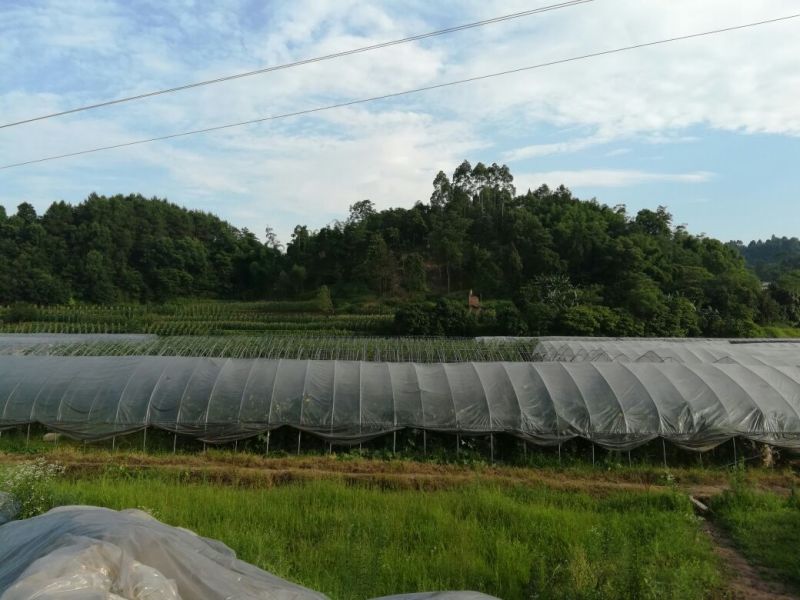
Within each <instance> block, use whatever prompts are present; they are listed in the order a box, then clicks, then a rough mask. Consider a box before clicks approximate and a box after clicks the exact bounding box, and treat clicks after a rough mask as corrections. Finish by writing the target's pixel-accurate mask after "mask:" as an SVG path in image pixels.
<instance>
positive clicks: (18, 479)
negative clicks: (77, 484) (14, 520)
mask: <svg viewBox="0 0 800 600" xmlns="http://www.w3.org/2000/svg"><path fill="white" fill-rule="evenodd" d="M63 472H64V467H62V466H61V465H59V464H57V463H49V462H47V460H45V459H44V458H37V459H36V460H34V461H31V462H27V463H23V464H21V465H18V466H16V467H14V468H12V469H11V470H10V471H9V472H8V473H7V474H6V475H5V477H4V478H3V480H2V481H1V482H0V490H2V491H4V492H7V493H9V494H11V495H12V496H13V497H14V498H16V500H17V502H19V508H20V511H19V518H21V519H27V518H29V517H35V516H36V515H39V514H42V513H43V512H47V511H48V510H50V509H51V508H53V506H54V505H55V496H54V491H53V482H54V480H55V478H56V477H58V476H59V475H61V474H62V473H63Z"/></svg>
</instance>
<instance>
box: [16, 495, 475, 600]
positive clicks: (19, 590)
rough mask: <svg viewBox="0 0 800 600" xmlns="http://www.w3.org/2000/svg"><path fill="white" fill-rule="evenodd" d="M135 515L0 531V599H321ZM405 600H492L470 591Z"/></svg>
mask: <svg viewBox="0 0 800 600" xmlns="http://www.w3.org/2000/svg"><path fill="white" fill-rule="evenodd" d="M326 598H327V597H326V596H325V595H324V594H320V593H318V592H315V591H313V590H310V589H308V588H304V587H302V586H299V585H296V584H294V583H292V582H289V581H286V580H285V579H281V578H280V577H277V576H275V575H272V574H271V573H268V572H266V571H263V570H261V569H259V568H257V567H255V566H253V565H251V564H249V563H246V562H244V561H241V560H238V559H237V558H236V555H235V553H234V552H233V551H232V550H231V549H230V548H228V547H227V546H225V545H224V544H222V543H221V542H218V541H215V540H210V539H206V538H202V537H200V536H198V535H197V534H195V533H193V532H191V531H189V530H186V529H181V528H177V527H171V526H169V525H166V524H164V523H161V522H160V521H158V520H156V519H154V518H153V517H151V516H150V515H148V514H146V513H144V512H142V511H139V510H123V511H119V512H118V511H114V510H110V509H106V508H96V507H91V506H66V507H61V508H56V509H53V510H51V511H50V512H48V513H46V514H44V515H41V516H38V517H34V518H32V519H26V520H22V521H14V522H11V523H7V524H5V525H2V526H0V600H78V599H80V600H181V599H183V600H199V599H202V600H232V599H236V600H259V599H261V600H267V599H269V600H326ZM400 598H405V599H412V598H413V599H416V600H423V599H431V600H433V599H437V600H438V599H441V600H484V599H486V600H491V597H490V596H485V595H483V594H477V593H474V592H438V593H431V594H412V595H407V596H402V597H400Z"/></svg>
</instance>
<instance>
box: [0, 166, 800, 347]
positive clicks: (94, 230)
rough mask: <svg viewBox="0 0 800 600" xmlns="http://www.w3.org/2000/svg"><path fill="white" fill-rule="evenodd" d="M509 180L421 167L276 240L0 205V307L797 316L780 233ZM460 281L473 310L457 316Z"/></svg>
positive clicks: (615, 318) (158, 221)
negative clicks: (421, 178)
mask: <svg viewBox="0 0 800 600" xmlns="http://www.w3.org/2000/svg"><path fill="white" fill-rule="evenodd" d="M513 181H514V180H513V176H512V174H511V173H510V171H509V169H508V167H506V166H505V165H503V166H498V165H497V164H492V165H490V166H487V165H484V164H482V163H477V164H476V165H475V166H474V167H473V166H472V165H471V164H470V163H469V162H467V161H464V162H463V163H462V164H461V165H459V166H458V167H457V168H456V169H455V171H454V172H453V174H452V175H451V176H449V177H448V176H447V175H446V174H445V173H443V172H439V173H438V174H437V175H436V177H435V179H434V180H433V190H432V193H431V196H430V199H429V201H428V202H427V203H423V202H417V203H416V204H415V205H414V206H412V207H411V208H407V209H406V208H392V209H388V210H382V211H378V210H376V209H375V206H374V204H373V203H372V202H371V201H370V200H362V201H359V202H356V203H354V204H353V205H352V206H351V207H350V212H349V215H347V217H346V218H345V219H344V220H342V221H336V222H334V223H331V224H329V225H327V226H325V227H322V228H321V229H319V230H311V229H309V228H308V227H307V226H303V225H298V226H297V227H295V229H294V232H293V234H292V236H291V240H289V241H288V243H287V244H286V247H285V248H284V247H283V246H282V245H281V243H280V242H279V241H278V240H277V239H276V236H275V235H274V233H273V231H272V230H271V229H270V228H267V230H266V232H265V241H263V242H262V241H261V240H260V239H259V238H258V237H257V236H256V235H255V234H254V233H253V232H251V231H248V230H247V229H238V228H236V227H233V226H232V225H230V224H228V223H226V222H225V221H223V220H221V219H219V218H218V217H216V216H214V215H212V214H208V213H204V212H199V211H194V210H187V209H185V208H182V207H180V206H178V205H176V204H172V203H170V202H168V201H167V200H163V199H158V198H150V199H148V198H144V197H142V196H140V195H129V196H121V195H118V196H113V197H105V196H99V195H96V194H91V195H90V196H89V197H88V198H87V199H86V200H85V201H83V202H81V203H80V204H77V205H71V204H68V203H66V202H63V201H62V202H55V203H53V204H52V205H51V206H50V207H49V208H48V209H47V211H46V212H45V213H44V214H42V215H38V214H37V213H36V211H35V210H34V208H33V206H32V205H30V204H28V203H23V204H20V205H19V206H18V208H17V211H16V213H15V214H13V215H10V216H9V215H7V214H6V212H5V211H4V210H3V209H2V207H0V303H2V304H5V305H17V304H20V303H25V304H28V305H31V304H32V305H39V306H42V305H52V304H74V303H92V304H118V303H146V304H151V303H153V304H155V303H163V302H168V301H175V300H179V299H188V298H192V299H197V298H213V299H220V300H281V299H283V300H296V301H309V300H314V299H315V298H319V297H320V296H323V297H324V298H327V296H328V295H330V297H331V298H332V300H333V302H332V307H333V310H342V311H347V310H353V307H355V306H357V304H355V303H357V302H365V301H369V302H371V303H373V304H380V305H381V306H384V307H391V309H392V310H393V311H394V312H395V318H394V328H395V331H396V333H401V334H409V335H472V334H475V333H487V334H506V335H525V334H527V335H546V334H558V335H568V334H571V335H631V336H641V335H647V336H700V335H706V336H752V335H758V332H759V327H760V326H764V325H778V326H787V327H794V326H798V325H799V324H800V258H799V257H800V242H799V241H798V240H797V239H796V238H794V239H791V240H788V239H786V238H783V239H778V238H773V239H771V240H768V241H766V242H753V243H751V244H749V245H745V244H742V243H741V242H732V243H727V244H726V243H723V242H721V241H719V240H716V239H713V238H710V237H706V236H698V235H693V234H691V233H689V231H687V229H686V228H685V227H683V226H674V225H673V223H672V217H671V215H670V214H669V212H667V210H666V209H665V208H664V207H657V208H655V209H654V210H649V209H644V210H640V211H639V212H637V213H636V214H635V215H632V214H628V212H627V211H626V208H625V207H624V206H614V207H610V206H607V205H605V204H602V203H600V202H598V201H596V200H594V199H592V200H580V199H578V198H576V197H574V196H573V195H572V193H571V192H570V191H569V190H568V189H567V188H565V187H563V186H561V187H558V188H556V189H551V188H548V187H546V186H542V187H540V188H538V189H536V190H527V191H526V192H525V193H518V192H517V190H516V189H515V187H514V183H513ZM745 259H747V261H748V262H746V260H745ZM748 265H750V266H748ZM762 280H764V281H766V282H768V283H764V284H762ZM470 290H472V291H473V292H474V294H476V295H477V296H478V297H479V298H480V301H481V308H480V309H476V310H472V311H470V310H468V309H467V294H468V293H469V291H470ZM328 302H330V301H328ZM323 304H324V303H323Z"/></svg>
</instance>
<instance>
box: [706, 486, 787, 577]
mask: <svg viewBox="0 0 800 600" xmlns="http://www.w3.org/2000/svg"><path fill="white" fill-rule="evenodd" d="M711 508H712V510H713V511H714V513H715V518H716V519H717V521H718V522H719V523H720V524H721V525H722V526H723V527H724V528H725V529H726V531H727V532H728V533H729V535H730V536H731V538H732V539H733V541H734V543H735V544H736V545H737V546H738V547H739V549H740V550H741V551H742V553H743V554H744V555H745V557H746V558H747V559H748V560H749V561H750V562H752V563H754V564H756V565H758V566H759V567H761V568H762V569H763V570H764V572H765V575H766V576H771V577H773V578H775V579H778V580H780V581H783V582H785V583H788V584H789V585H791V586H792V587H793V588H795V589H796V590H797V591H800V558H798V555H797V549H798V548H800V497H798V494H797V492H796V491H795V490H794V489H793V490H792V493H791V495H789V496H788V497H786V496H783V495H779V494H776V493H772V492H768V491H761V490H756V489H753V488H752V487H750V486H749V485H744V484H742V483H741V482H739V483H737V484H735V485H733V486H732V487H731V489H730V490H726V491H725V492H723V493H722V494H720V495H719V496H717V497H716V498H714V499H713V500H712V503H711Z"/></svg>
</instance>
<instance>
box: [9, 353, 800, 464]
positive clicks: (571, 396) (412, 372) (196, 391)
mask: <svg viewBox="0 0 800 600" xmlns="http://www.w3.org/2000/svg"><path fill="white" fill-rule="evenodd" d="M29 423H41V424H43V425H45V426H46V427H48V428H49V429H52V430H54V431H59V432H62V433H65V434H67V435H70V436H72V437H75V438H78V439H87V440H91V439H102V438H107V437H110V436H112V435H120V434H125V433H129V432H134V431H137V430H141V429H142V428H145V427H156V428H161V429H164V430H167V431H172V432H176V433H179V434H182V435H187V436H191V437H194V438H197V439H199V440H202V441H206V442H211V443H217V442H226V441H230V440H234V439H240V438H245V437H249V436H253V435H256V434H258V433H261V432H265V431H269V430H272V429H275V428H278V427H283V426H289V427H293V428H296V429H299V430H302V431H307V432H310V433H313V434H315V435H318V436H320V437H323V438H325V439H327V440H330V441H334V442H340V443H356V442H358V441H361V440H366V439H369V438H371V437H375V436H377V435H381V434H385V433H389V432H392V431H397V430H399V429H403V428H413V429H423V430H429V431H440V432H450V433H460V434H464V435H470V434H474V435H479V434H487V433H508V434H512V435H516V436H519V437H520V438H523V439H527V440H530V441H532V442H535V443H541V444H552V443H558V442H561V441H565V440H568V439H570V438H573V437H583V438H586V439H589V440H592V441H594V442H596V443H598V444H600V445H602V446H605V447H608V448H616V449H628V448H632V447H635V446H636V445H639V444H642V443H645V442H647V441H649V440H651V439H654V438H656V437H663V438H665V439H667V440H669V441H671V442H673V443H676V444H679V445H681V446H683V447H687V448H695V449H704V448H709V447H713V446H714V445H716V444H719V443H721V442H723V441H725V440H727V439H729V438H731V437H733V436H742V437H746V438H750V439H753V440H758V441H764V442H768V443H770V444H774V445H776V446H783V447H798V446H800V367H798V366H791V365H789V366H785V365H764V364H740V363H730V362H723V363H702V362H692V363H689V362H687V363H677V362H528V363H526V362H464V363H426V364H416V363H379V362H349V361H314V360H267V359H235V358H228V359H226V358H201V357H157V356H115V357H83V356H80V357H65V356H0V428H3V427H6V428H8V427H13V426H24V425H26V424H29Z"/></svg>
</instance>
